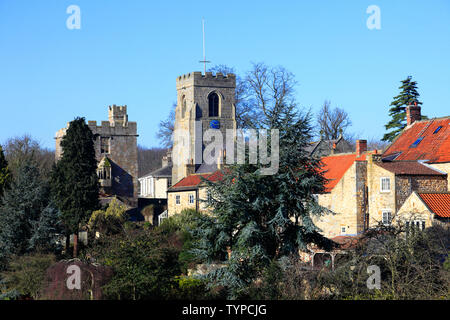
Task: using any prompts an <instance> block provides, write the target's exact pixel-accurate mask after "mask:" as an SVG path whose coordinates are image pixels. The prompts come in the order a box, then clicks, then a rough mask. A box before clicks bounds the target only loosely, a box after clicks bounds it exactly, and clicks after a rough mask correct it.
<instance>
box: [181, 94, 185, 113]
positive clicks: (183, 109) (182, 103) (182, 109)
mask: <svg viewBox="0 0 450 320" xmlns="http://www.w3.org/2000/svg"><path fill="white" fill-rule="evenodd" d="M185 116H186V97H185V96H183V98H181V117H182V118H184V117H185Z"/></svg>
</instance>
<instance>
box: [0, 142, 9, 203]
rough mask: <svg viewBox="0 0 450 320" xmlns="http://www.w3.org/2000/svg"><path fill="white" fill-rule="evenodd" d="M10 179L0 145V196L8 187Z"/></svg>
mask: <svg viewBox="0 0 450 320" xmlns="http://www.w3.org/2000/svg"><path fill="white" fill-rule="evenodd" d="M10 180H11V173H10V172H9V169H8V162H7V161H6V159H5V155H4V154H3V149H2V146H0V198H1V197H2V196H3V192H4V191H5V189H6V188H7V187H8V185H9V183H10Z"/></svg>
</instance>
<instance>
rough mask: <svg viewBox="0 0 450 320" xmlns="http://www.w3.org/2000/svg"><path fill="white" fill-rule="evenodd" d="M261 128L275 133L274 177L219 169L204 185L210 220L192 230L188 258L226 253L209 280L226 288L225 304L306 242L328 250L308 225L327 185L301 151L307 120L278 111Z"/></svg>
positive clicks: (252, 168)
mask: <svg viewBox="0 0 450 320" xmlns="http://www.w3.org/2000/svg"><path fill="white" fill-rule="evenodd" d="M264 125H265V126H266V127H267V128H274V129H275V128H276V129H279V133H280V143H279V156H280V163H279V171H278V172H277V173H276V174H274V175H261V174H259V169H260V168H261V165H259V164H258V165H254V164H244V165H233V166H230V167H227V168H225V169H224V171H223V179H222V180H221V181H217V182H210V181H206V183H207V185H208V192H209V194H210V197H208V205H209V206H210V207H211V209H212V216H211V217H204V218H202V219H201V221H199V226H200V227H199V228H196V229H195V230H193V234H194V236H195V238H196V239H198V241H197V243H196V248H195V249H194V250H193V253H194V254H196V255H197V256H198V257H199V258H200V259H203V260H204V261H208V262H212V261H215V260H223V259H224V257H226V256H227V251H228V250H231V255H230V258H229V259H228V260H227V261H226V267H224V268H219V269H217V270H216V271H213V272H211V273H209V274H208V277H210V278H211V279H212V280H214V281H213V283H216V284H220V285H223V286H225V287H226V288H228V290H229V295H230V298H239V297H243V296H245V291H246V289H247V288H248V286H249V284H250V283H251V282H253V281H254V280H255V279H256V278H257V277H259V276H261V274H262V272H263V270H264V268H266V267H268V266H269V265H270V262H271V261H273V260H274V259H280V258H281V257H283V256H287V255H290V254H298V249H299V248H301V247H305V245H306V244H307V243H309V242H313V241H314V242H315V243H318V244H319V245H327V244H329V242H327V240H326V239H324V238H323V237H321V236H320V234H319V233H318V229H317V228H316V226H315V225H314V223H313V221H312V215H320V214H322V213H323V211H324V210H326V209H324V208H321V207H320V206H319V205H318V203H317V200H316V198H315V196H314V194H317V193H319V192H321V191H323V190H324V183H325V181H326V180H325V178H324V177H323V175H322V173H321V163H320V161H319V160H316V159H312V158H310V157H309V155H308V153H307V152H306V151H305V149H306V146H307V145H308V142H309V141H310V139H311V133H312V132H313V131H312V128H311V125H310V115H309V114H307V115H301V114H299V113H298V112H296V111H295V110H294V106H278V107H276V108H274V109H273V110H271V111H270V114H269V116H268V117H267V119H266V121H265V123H264ZM268 144H269V145H270V143H268Z"/></svg>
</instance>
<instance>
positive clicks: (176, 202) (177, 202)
mask: <svg viewBox="0 0 450 320" xmlns="http://www.w3.org/2000/svg"><path fill="white" fill-rule="evenodd" d="M180 203H181V201H180V196H179V195H176V196H175V204H177V205H178V204H180Z"/></svg>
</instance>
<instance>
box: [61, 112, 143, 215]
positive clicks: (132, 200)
mask: <svg viewBox="0 0 450 320" xmlns="http://www.w3.org/2000/svg"><path fill="white" fill-rule="evenodd" d="M88 126H89V129H91V131H92V134H93V135H94V148H95V157H96V159H97V161H98V170H97V175H98V177H99V182H100V187H101V195H102V197H107V198H108V197H112V196H116V197H117V198H118V199H120V200H121V201H123V202H124V203H126V204H127V205H128V206H130V207H136V206H137V197H138V161H137V158H138V157H137V137H138V134H137V123H136V122H131V121H128V114H127V106H116V105H112V106H109V107H108V121H102V122H101V125H100V126H98V125H97V122H96V121H88ZM68 127H69V123H68V124H67V127H66V128H63V129H61V130H59V131H58V132H57V133H56V137H55V139H56V150H55V157H56V161H58V160H59V159H60V158H61V156H62V148H61V140H62V138H63V137H64V135H65V134H66V130H67V129H68Z"/></svg>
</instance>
